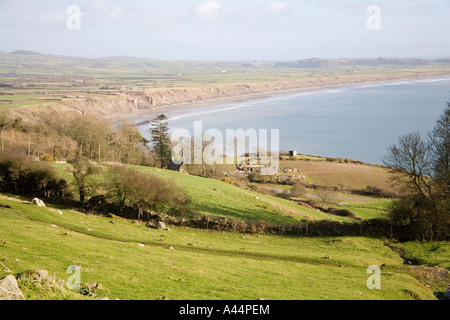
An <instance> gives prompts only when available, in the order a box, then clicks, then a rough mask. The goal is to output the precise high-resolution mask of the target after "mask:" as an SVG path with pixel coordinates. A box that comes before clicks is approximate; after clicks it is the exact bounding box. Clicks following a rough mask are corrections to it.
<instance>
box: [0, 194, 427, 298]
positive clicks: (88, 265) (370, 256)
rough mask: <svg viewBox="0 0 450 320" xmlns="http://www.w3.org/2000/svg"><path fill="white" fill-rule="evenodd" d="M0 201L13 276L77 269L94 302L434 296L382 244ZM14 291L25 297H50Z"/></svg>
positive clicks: (3, 246) (1, 247)
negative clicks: (93, 289) (375, 271)
mask: <svg viewBox="0 0 450 320" xmlns="http://www.w3.org/2000/svg"><path fill="white" fill-rule="evenodd" d="M0 204H1V205H9V206H10V207H11V209H7V208H0V238H1V239H2V240H1V241H0V260H1V261H2V262H3V263H4V264H5V265H6V266H7V267H8V268H10V269H11V270H12V271H13V273H15V274H17V273H18V272H21V271H24V270H29V269H31V270H33V269H37V268H41V269H47V270H49V273H50V274H52V275H53V274H55V275H56V277H57V278H61V279H67V278H68V276H69V275H68V274H67V273H66V272H65V271H66V268H67V267H68V266H71V265H74V264H76V265H79V266H81V267H82V270H81V272H82V273H81V277H82V282H94V281H95V282H97V283H101V284H102V285H103V290H102V291H101V292H99V296H102V295H108V296H109V298H110V299H114V298H117V297H118V298H120V299H159V298H160V297H162V296H165V297H167V298H169V299H188V300H189V299H257V298H265V299H287V300H296V299H412V298H413V297H416V298H421V299H434V296H433V294H432V293H431V291H430V290H429V289H427V288H426V287H424V286H422V285H421V284H420V283H419V282H418V281H417V280H415V279H413V278H412V276H411V275H410V273H409V271H408V270H407V268H408V267H405V266H402V265H401V263H402V260H401V259H400V258H399V257H398V256H397V255H396V254H395V253H393V252H392V251H391V250H389V249H388V248H386V247H385V246H383V242H382V240H376V239H366V238H305V239H302V238H291V237H278V236H263V235H242V234H236V233H224V234H222V233H218V232H208V231H200V230H190V229H181V228H175V229H174V230H172V231H170V232H167V231H158V230H152V229H148V228H146V227H145V226H144V225H142V224H136V223H132V222H129V221H122V220H115V221H114V222H115V223H114V224H111V223H110V220H111V219H107V218H102V217H96V216H88V215H83V214H81V213H79V212H75V211H71V210H64V209H63V210H62V212H63V215H60V214H58V213H56V212H53V211H51V210H50V209H48V208H38V207H35V206H31V205H29V204H28V203H21V202H18V201H11V200H7V199H0ZM52 225H53V226H52ZM138 243H142V244H145V247H140V246H139V245H138ZM169 246H173V248H174V250H170V249H168V248H169ZM327 255H328V256H330V257H331V259H324V257H325V256H327ZM374 264H375V265H381V264H386V267H385V268H383V270H382V289H381V290H368V289H367V287H366V280H367V278H368V277H369V275H368V274H367V273H366V269H367V267H368V266H369V265H374ZM2 275H6V273H4V272H0V276H2ZM180 279H183V280H184V281H180ZM22 290H23V291H24V292H25V295H26V296H27V298H30V299H53V298H55V294H54V293H49V292H46V291H43V292H40V295H35V293H36V291H35V289H34V288H31V287H30V286H26V285H23V286H22ZM63 298H69V299H73V295H67V296H64V297H63ZM80 298H83V297H82V296H80Z"/></svg>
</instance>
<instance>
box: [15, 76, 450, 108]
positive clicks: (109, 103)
mask: <svg viewBox="0 0 450 320" xmlns="http://www.w3.org/2000/svg"><path fill="white" fill-rule="evenodd" d="M440 76H449V74H448V72H435V73H431V72H429V73H420V74H418V73H411V74H399V75H388V76H385V75H377V76H370V75H357V74H349V75H346V76H339V77H330V76H327V77H324V78H315V79H304V80H297V81H283V82H272V83H254V84H248V85H246V84H244V85H224V86H217V87H209V88H169V89H152V90H146V91H143V90H141V91H129V92H122V93H117V94H95V95H90V96H88V97H80V98H74V99H69V100H63V101H61V102H58V103H57V104H53V105H49V106H46V107H44V106H42V107H39V108H29V109H28V108H25V109H24V110H17V111H16V112H15V113H19V114H23V115H25V114H27V115H28V116H32V115H33V114H34V115H38V114H42V112H64V111H78V112H80V113H94V114H98V115H100V116H106V115H111V114H121V113H122V114H128V113H131V112H133V111H137V110H148V111H149V112H151V111H155V112H156V111H157V110H158V109H161V108H162V107H166V106H172V105H177V104H185V103H192V102H201V101H207V102H211V104H214V100H218V99H223V98H231V97H240V98H243V99H245V98H246V97H249V98H250V97H251V95H255V94H275V93H279V92H288V91H296V90H299V91H300V90H313V89H318V88H324V87H331V86H342V85H352V84H361V83H376V82H383V81H396V80H410V79H419V78H432V77H440ZM23 112H25V113H23Z"/></svg>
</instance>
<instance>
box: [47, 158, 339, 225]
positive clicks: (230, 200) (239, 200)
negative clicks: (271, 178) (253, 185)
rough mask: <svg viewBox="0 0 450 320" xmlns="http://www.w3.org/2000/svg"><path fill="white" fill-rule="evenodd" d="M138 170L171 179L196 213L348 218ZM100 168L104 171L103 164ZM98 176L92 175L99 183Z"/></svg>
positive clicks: (280, 220)
mask: <svg viewBox="0 0 450 320" xmlns="http://www.w3.org/2000/svg"><path fill="white" fill-rule="evenodd" d="M54 166H55V167H56V168H58V171H59V172H60V174H61V175H62V177H64V178H65V179H66V180H68V181H71V180H72V179H73V178H72V176H71V174H70V173H69V171H68V170H69V168H70V167H71V166H70V165H68V164H54ZM134 168H136V169H137V170H140V171H142V172H146V173H149V174H156V175H157V176H158V177H161V178H164V179H167V180H169V181H172V183H176V184H177V185H179V186H180V187H181V188H183V189H184V190H186V192H187V193H188V195H189V196H190V197H191V198H192V200H193V204H192V209H193V211H194V214H196V215H213V216H217V217H232V218H239V219H242V220H245V221H250V222H258V221H266V222H269V223H274V224H295V223H298V222H299V221H301V220H305V219H306V220H322V219H330V220H337V221H347V220H348V219H347V218H342V217H336V216H332V215H328V214H325V213H323V212H318V211H317V210H313V209H310V208H307V207H303V206H300V205H299V204H297V203H295V202H292V201H288V200H285V199H281V198H277V197H271V196H266V195H263V194H260V193H256V192H253V191H249V190H245V189H242V188H239V187H237V186H235V185H232V184H229V183H225V182H222V181H219V180H215V179H206V178H202V177H197V176H191V175H187V174H185V173H180V172H175V171H169V170H160V169H155V168H150V167H138V166H134ZM103 170H107V167H105V168H104V169H103ZM102 179H103V178H102V177H101V176H97V177H94V180H97V183H101V181H102Z"/></svg>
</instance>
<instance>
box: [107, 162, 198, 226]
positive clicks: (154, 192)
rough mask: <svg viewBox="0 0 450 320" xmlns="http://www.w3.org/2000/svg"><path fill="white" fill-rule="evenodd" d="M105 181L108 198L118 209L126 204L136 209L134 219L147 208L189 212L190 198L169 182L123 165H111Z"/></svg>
mask: <svg viewBox="0 0 450 320" xmlns="http://www.w3.org/2000/svg"><path fill="white" fill-rule="evenodd" d="M108 180H109V181H108V184H107V186H106V188H107V192H108V199H109V200H110V201H111V202H112V203H113V204H114V205H116V206H117V207H119V208H120V211H122V210H123V209H124V208H126V207H131V208H133V209H135V210H137V211H138V219H141V218H142V217H143V215H144V213H145V212H147V213H148V212H151V211H157V212H161V213H166V214H170V215H180V216H184V215H187V214H190V204H191V202H192V200H191V199H190V198H189V197H188V196H187V194H186V192H185V191H184V190H183V189H181V188H179V187H178V186H177V185H176V184H175V183H173V182H171V183H168V182H167V181H165V180H163V179H160V178H158V177H156V176H154V175H151V174H145V173H141V172H139V171H137V170H135V169H131V168H126V167H111V168H110V174H109V178H108Z"/></svg>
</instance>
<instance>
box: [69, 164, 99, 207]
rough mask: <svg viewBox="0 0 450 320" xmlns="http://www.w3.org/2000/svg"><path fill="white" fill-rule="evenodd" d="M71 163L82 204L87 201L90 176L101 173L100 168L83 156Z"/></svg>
mask: <svg viewBox="0 0 450 320" xmlns="http://www.w3.org/2000/svg"><path fill="white" fill-rule="evenodd" d="M70 163H71V164H72V166H73V170H72V174H73V177H74V179H75V184H76V186H77V188H78V193H79V195H80V202H81V203H84V200H85V199H86V185H87V181H88V178H89V176H92V175H94V174H97V173H99V171H100V168H99V167H97V166H96V165H95V164H93V163H91V162H90V161H89V160H88V159H87V158H85V157H82V156H77V157H75V158H74V159H73V160H72V161H70Z"/></svg>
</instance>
